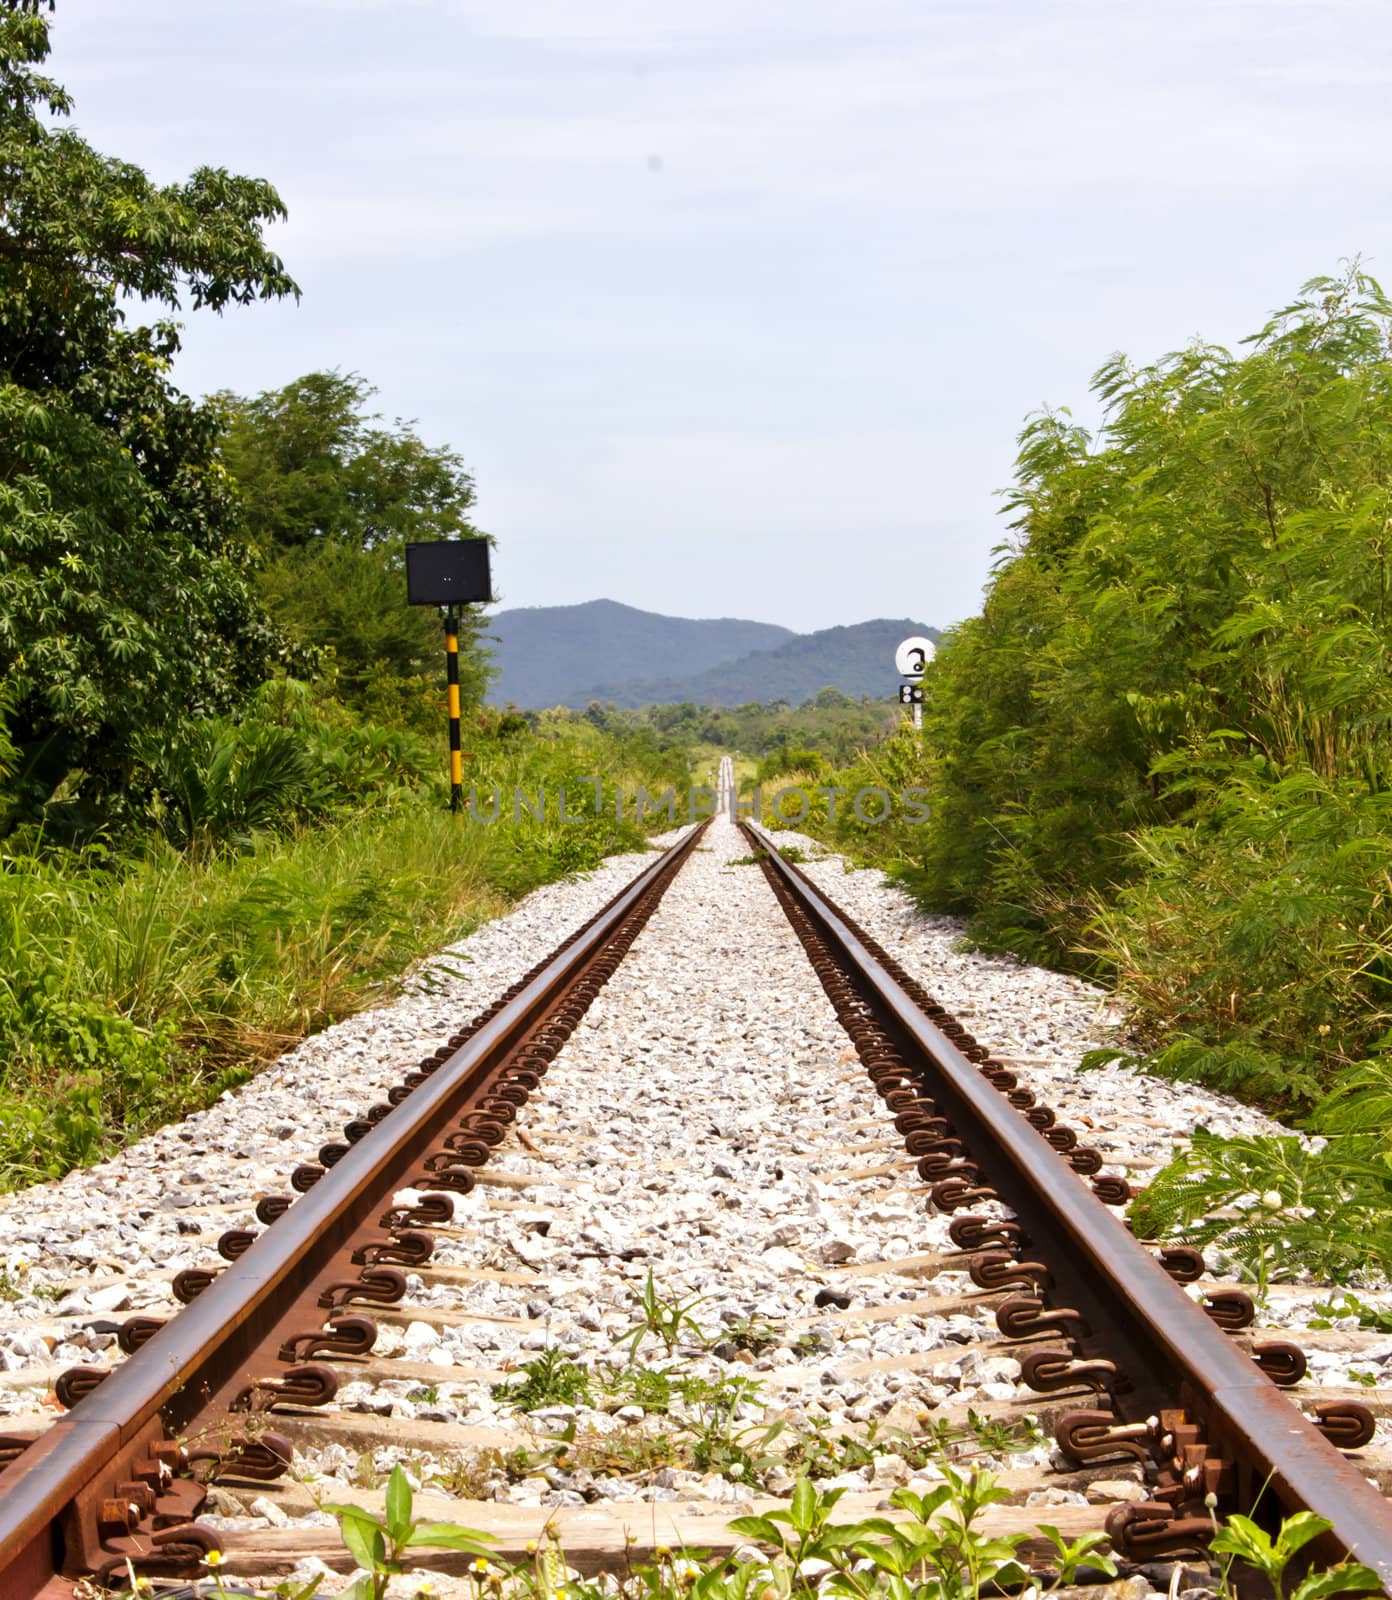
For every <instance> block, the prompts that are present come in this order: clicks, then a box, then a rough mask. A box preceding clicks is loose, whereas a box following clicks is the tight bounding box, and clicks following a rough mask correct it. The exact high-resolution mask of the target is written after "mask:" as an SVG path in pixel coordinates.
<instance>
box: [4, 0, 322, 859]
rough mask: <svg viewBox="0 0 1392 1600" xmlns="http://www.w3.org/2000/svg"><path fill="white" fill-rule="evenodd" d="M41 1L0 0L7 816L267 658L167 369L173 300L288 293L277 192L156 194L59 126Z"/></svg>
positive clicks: (219, 179)
mask: <svg viewBox="0 0 1392 1600" xmlns="http://www.w3.org/2000/svg"><path fill="white" fill-rule="evenodd" d="M51 9H52V5H51V3H50V4H49V5H47V6H45V5H44V4H43V3H42V0H0V674H3V678H4V682H5V686H6V693H7V696H8V697H9V700H10V707H11V709H10V715H9V729H10V737H11V738H12V740H13V743H14V745H15V747H16V753H17V760H16V769H17V770H16V773H15V775H14V777H13V778H12V779H11V780H10V785H9V791H8V798H7V799H6V800H5V801H4V803H3V804H0V830H3V829H6V828H10V827H13V826H14V824H15V822H16V821H18V820H19V819H20V818H22V817H23V816H25V815H26V814H32V813H33V812H34V811H35V810H36V809H37V808H38V807H39V806H41V805H42V804H43V803H44V802H46V801H47V800H48V798H49V797H50V796H51V795H52V793H53V792H54V790H55V789H56V788H57V787H58V785H59V784H60V783H61V782H63V780H64V779H65V778H66V777H67V776H68V775H69V774H71V773H73V772H75V771H77V772H80V773H81V774H82V775H83V783H84V786H85V788H86V789H87V790H88V791H90V792H92V793H94V794H97V795H100V794H101V793H102V792H104V791H109V790H110V789H112V788H113V787H115V786H118V785H119V784H120V782H121V781H122V778H123V775H124V773H125V771H126V769H127V766H128V764H129V761H130V756H131V747H132V742H133V740H134V739H135V738H136V737H137V735H139V734H140V733H147V734H148V733H150V732H158V731H159V730H160V729H164V728H169V727H172V726H173V725H174V724H175V723H176V722H177V721H178V720H179V719H180V718H181V717H183V716H184V715H186V714H187V713H188V712H189V711H194V712H213V711H217V710H221V709H225V708H227V707H229V706H231V705H233V704H234V703H235V702H236V700H237V699H238V698H239V696H240V695H242V694H243V693H244V692H245V691H246V689H247V688H248V687H250V686H251V685H252V684H254V683H255V682H257V681H259V679H260V678H262V677H263V676H264V674H265V671H266V668H267V664H268V662H269V660H270V658H271V655H272V653H273V648H274V642H275V641H274V635H273V633H272V632H271V630H270V629H269V627H268V626H267V624H266V619H265V616H264V612H263V610H262V608H261V607H260V605H259V603H258V601H257V598H256V593H255V588H254V584H253V582H252V579H251V573H250V569H249V563H248V560H247V555H246V551H245V549H244V547H243V544H242V541H241V538H240V536H239V532H238V526H237V521H236V516H235V504H234V501H233V499H232V497H231V495H230V493H229V487H228V483H227V479H226V475H225V473H224V471H223V469H222V468H221V466H220V464H219V462H218V458H217V451H216V445H217V438H218V431H219V416H218V411H217V409H216V408H215V407H211V406H208V405H205V404H199V403H197V402H194V401H192V400H190V399H189V398H188V397H187V396H185V395H182V394H180V393H179V391H178V390H177V389H175V388H174V387H173V385H172V384H171V383H170V382H169V379H168V372H169V368H170V363H171V361H172V359H173V357H174V354H175V352H176V351H177V350H178V347H179V335H178V327H177V325H176V324H175V323H174V322H172V321H169V320H163V321H159V322H156V323H155V324H154V325H153V326H149V327H142V326H129V325H128V324H127V320H126V317H125V314H124V312H123V309H122V301H123V299H125V298H127V297H131V298H138V299H142V300H145V301H149V302H153V303H155V304H157V305H163V306H166V307H168V308H170V309H171V310H178V309H179V308H180V307H181V306H182V305H183V304H184V303H185V302H187V303H188V304H189V305H191V306H192V307H193V308H194V309H208V310H213V311H221V310H223V309H224V308H225V307H227V306H229V305H238V304H246V303H248V302H251V301H254V300H262V299H271V298H277V297H281V296H285V295H291V294H295V293H297V290H296V288H295V284H294V283H293V281H292V280H291V279H290V277H289V276H288V275H287V274H286V272H285V270H284V267H283V265H282V263H281V261H280V259H279V257H278V256H276V255H275V254H273V253H272V252H271V251H270V250H268V249H267V247H266V244H265V241H264V238H263V229H264V226H265V225H266V224H267V223H268V222H271V221H274V220H276V219H278V218H281V217H283V216H284V214H285V212H284V207H283V206H282V205H281V202H280V199H279V197H278V196H277V194H276V192H275V190H274V189H273V188H272V187H271V186H270V185H269V184H267V183H264V182H261V181H259V180H256V179H252V178H243V177H236V176H234V175H232V174H230V173H228V172H226V171H223V170H221V169H215V168H207V167H204V168H200V169H199V170H197V171H196V172H194V174H193V175H192V176H191V177H190V178H189V179H188V180H187V181H186V182H183V183H175V184H167V185H157V184H154V183H152V182H151V181H150V179H149V178H148V177H147V176H146V175H145V173H143V172H142V171H141V170H140V169H139V168H138V167H134V166H132V165H131V164H130V163H128V162H124V161H120V160H116V159H114V158H112V157H108V156H104V155H101V154H99V153H98V152H97V151H96V150H94V149H93V148H92V147H91V146H90V145H89V144H87V143H86V141H85V140H83V139H82V138H80V137H79V136H78V134H77V133H76V132H74V131H73V130H72V129H71V128H70V127H68V126H66V125H65V122H64V119H65V118H66V117H67V116H68V114H69V112H70V110H71V104H70V100H69V97H68V95H67V94H66V92H65V91H64V90H63V89H62V87H61V86H60V85H58V84H57V83H55V82H54V81H53V80H52V79H51V78H49V77H47V76H46V75H45V74H44V73H43V71H42V70H41V69H42V64H43V63H44V61H45V60H46V59H47V56H48V54H49V24H48V20H47V16H46V14H45V13H46V12H47V11H50V10H51Z"/></svg>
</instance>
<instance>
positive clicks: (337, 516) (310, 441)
mask: <svg viewBox="0 0 1392 1600" xmlns="http://www.w3.org/2000/svg"><path fill="white" fill-rule="evenodd" d="M374 392H375V391H374V390H373V389H372V387H371V386H370V385H369V384H368V383H367V382H366V381H365V380H364V379H362V378H361V377H359V376H357V375H356V374H354V373H349V374H346V375H345V374H342V373H338V372H313V373H309V374H308V375H307V376H305V377H302V378H297V379H296V380H295V381H294V382H293V383H290V384H287V385H286V386H285V387H284V388H283V389H276V390H271V391H269V392H267V393H265V394H260V395H257V396H254V397H253V398H250V399H239V398H237V397H236V396H234V395H222V396H220V397H219V403H220V405H221V406H222V407H223V408H224V410H225V414H226V416H227V429H226V434H225V437H224V438H223V441H222V460H223V462H224V463H225V465H226V467H227V469H228V471H229V472H230V473H231V474H232V477H233V478H234V479H235V480H236V484H237V488H238V491H239V494H240V497H241V503H242V509H243V514H244V517H245V521H246V528H247V531H248V533H249V535H250V537H251V539H252V541H253V543H254V544H255V545H256V546H257V548H258V549H259V550H260V552H261V554H262V567H261V571H260V575H259V584H260V589H261V593H262V596H263V597H264V599H265V601H266V604H267V606H268V608H269V609H270V612H271V614H272V616H273V617H274V618H275V620H276V622H277V624H278V625H279V626H280V627H281V629H282V630H283V631H284V632H285V634H286V635H287V637H288V638H289V639H290V640H291V641H292V642H293V644H294V646H295V647H296V649H297V651H298V653H299V657H300V659H301V660H302V661H304V662H305V663H306V664H312V665H313V667H314V668H315V669H316V672H317V675H318V676H320V677H321V678H322V679H323V681H324V682H325V683H326V684H327V685H328V686H329V687H330V688H331V689H332V691H333V692H334V693H335V694H336V695H337V696H338V697H339V698H341V699H342V700H343V701H344V702H345V703H346V704H347V705H350V706H352V707H353V708H354V709H356V710H358V711H362V712H364V713H367V714H369V715H372V716H375V717H377V718H379V719H381V720H385V721H388V722H395V721H405V722H406V723H407V724H409V725H411V726H416V727H419V728H421V729H423V730H424V729H425V728H426V727H427V726H429V728H430V731H432V732H433V731H434V726H435V724H436V723H438V720H439V712H438V709H437V707H436V706H435V704H434V702H435V700H436V698H437V696H436V695H435V694H433V693H432V692H431V688H430V684H431V683H433V681H434V678H435V676H436V675H437V663H438V662H439V659H440V654H441V651H442V648H443V635H442V634H441V630H440V621H439V617H438V616H437V614H436V612H435V610H434V608H432V607H429V606H408V605H407V604H406V603H405V597H406V579H405V565H404V561H405V546H406V544H407V543H408V542H411V541H429V540H438V539H448V538H458V537H460V536H461V535H462V536H465V537H472V536H474V535H475V529H474V528H473V525H472V523H471V522H470V520H469V514H470V511H471V508H472V506H473V503H474V483H473V479H472V478H471V477H470V475H469V474H468V472H467V471H466V470H465V468H464V464H463V462H462V460H461V459H460V457H459V456H458V455H457V454H456V452H454V451H453V450H450V449H448V448H445V447H439V446H431V445H427V444H426V443H424V441H423V440H421V439H420V438H419V437H418V436H417V434H416V433H415V431H414V430H413V428H412V426H411V425H410V424H409V423H407V422H403V421H401V420H400V419H399V418H398V419H397V420H396V421H395V422H394V423H393V424H392V425H391V426H390V427H387V426H382V425H381V420H382V419H381V418H380V417H378V416H376V415H372V414H368V413H367V412H366V409H365V408H366V406H367V404H368V402H369V401H370V399H371V397H372V395H373V394H374ZM482 626H483V624H482V621H481V618H480V615H479V613H478V610H477V608H474V607H465V608H464V612H463V616H462V625H461V630H460V640H459V646H460V662H459V666H460V673H459V676H460V691H461V698H462V700H463V703H464V704H465V705H466V706H471V705H477V704H478V703H479V701H480V700H481V699H482V697H483V690H484V685H485V681H486V661H485V656H484V653H483V650H482V645H481V637H480V636H481V630H482Z"/></svg>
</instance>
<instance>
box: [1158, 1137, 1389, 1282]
mask: <svg viewBox="0 0 1392 1600" xmlns="http://www.w3.org/2000/svg"><path fill="white" fill-rule="evenodd" d="M1131 1216H1132V1218H1133V1220H1134V1222H1135V1225H1136V1228H1137V1230H1138V1232H1141V1233H1142V1234H1143V1236H1144V1237H1147V1238H1157V1237H1158V1238H1169V1237H1172V1236H1174V1235H1175V1234H1176V1233H1179V1232H1181V1231H1182V1234H1183V1237H1184V1238H1185V1239H1187V1240H1189V1241H1191V1242H1192V1243H1195V1244H1199V1245H1205V1244H1213V1243H1216V1244H1219V1245H1220V1246H1221V1247H1222V1249H1223V1250H1224V1251H1226V1252H1227V1253H1228V1254H1229V1255H1231V1256H1232V1257H1234V1259H1236V1260H1237V1261H1239V1262H1240V1263H1241V1264H1242V1265H1243V1267H1244V1268H1245V1269H1246V1271H1247V1274H1248V1276H1249V1277H1250V1278H1251V1279H1252V1280H1254V1281H1255V1282H1258V1283H1265V1282H1266V1281H1268V1279H1270V1278H1272V1277H1274V1276H1280V1275H1283V1274H1290V1273H1294V1272H1297V1271H1300V1270H1301V1269H1308V1270H1310V1271H1312V1272H1314V1273H1316V1274H1318V1275H1321V1276H1323V1277H1324V1278H1325V1280H1326V1281H1331V1282H1340V1281H1342V1280H1344V1279H1346V1278H1347V1277H1348V1275H1349V1274H1350V1273H1351V1272H1354V1271H1356V1270H1359V1269H1362V1268H1366V1267H1370V1266H1372V1267H1378V1268H1380V1269H1382V1270H1387V1269H1389V1268H1392V1167H1389V1165H1388V1162H1387V1160H1386V1157H1385V1146H1384V1145H1383V1142H1382V1140H1381V1139H1380V1138H1379V1137H1378V1136H1377V1135H1374V1134H1359V1135H1352V1134H1351V1135H1346V1136H1344V1137H1342V1138H1340V1139H1336V1140H1333V1141H1330V1142H1328V1143H1325V1144H1322V1145H1320V1146H1318V1147H1315V1146H1312V1145H1311V1144H1310V1143H1309V1142H1308V1141H1306V1140H1303V1139H1301V1138H1299V1137H1298V1136H1296V1135H1294V1134H1291V1135H1285V1136H1281V1137H1277V1138H1258V1137H1255V1136H1243V1137H1239V1138H1230V1139H1220V1138H1217V1137H1215V1136H1214V1135H1212V1134H1210V1133H1209V1132H1208V1131H1207V1130H1206V1129H1204V1128H1202V1127H1200V1128H1196V1129H1195V1130H1194V1139H1193V1143H1192V1145H1191V1146H1190V1147H1189V1148H1188V1149H1187V1150H1185V1151H1182V1152H1181V1153H1179V1154H1178V1155H1176V1157H1175V1158H1174V1159H1173V1160H1172V1161H1171V1162H1170V1163H1169V1165H1168V1166H1166V1167H1164V1168H1162V1169H1161V1171H1160V1172H1158V1173H1157V1174H1156V1175H1155V1177H1154V1178H1153V1180H1152V1181H1151V1183H1150V1184H1149V1185H1147V1187H1146V1188H1145V1190H1144V1191H1143V1192H1142V1193H1141V1194H1140V1195H1138V1196H1137V1198H1136V1199H1135V1200H1134V1201H1133V1202H1132V1205H1131Z"/></svg>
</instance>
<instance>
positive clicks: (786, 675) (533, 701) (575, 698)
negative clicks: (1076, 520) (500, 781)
mask: <svg viewBox="0 0 1392 1600" xmlns="http://www.w3.org/2000/svg"><path fill="white" fill-rule="evenodd" d="M493 632H494V634H495V635H496V636H497V639H498V644H497V647H496V649H495V652H494V659H495V662H496V664H497V665H498V667H499V668H500V669H501V670H500V673H499V676H498V678H497V680H496V681H495V683H494V686H493V689H492V693H491V698H492V700H493V701H494V703H495V704H498V705H503V704H505V703H506V702H507V701H509V700H511V701H512V702H513V703H514V704H515V705H519V706H525V707H531V708H539V707H543V706H552V705H566V706H575V707H580V708H583V707H584V706H586V705H588V704H589V703H590V701H591V700H601V701H612V702H613V703H614V704H616V705H620V706H641V705H650V704H654V703H658V702H663V701H673V700H694V701H696V702H697V703H698V704H702V705H723V706H733V705H740V704H742V703H743V702H745V701H747V700H787V701H788V702H789V703H790V704H792V705H800V704H801V703H802V702H803V701H804V700H809V699H811V697H812V696H813V695H814V694H816V693H817V691H818V690H819V689H824V688H826V687H828V685H830V686H831V687H833V688H837V689H840V690H841V691H842V692H843V693H844V694H848V695H852V696H855V697H857V698H858V697H859V696H861V695H872V696H875V697H879V698H885V699H887V698H889V697H890V696H892V695H893V694H894V692H895V689H896V686H897V683H898V675H897V674H896V673H895V670H894V647H895V646H896V645H897V644H898V643H899V641H900V640H901V639H903V638H905V637H907V636H908V635H909V634H911V633H923V634H927V635H928V637H929V638H932V639H936V638H937V637H938V630H937V629H936V628H929V627H927V626H925V625H924V624H923V623H921V622H914V621H911V620H908V619H899V620H891V619H888V618H884V617H880V618H876V619H875V620H874V621H871V622H857V623H854V624H851V625H850V626H847V627H839V628H823V629H821V630H820V631H819V632H817V633H805V634H799V633H794V632H792V630H791V629H789V628H779V627H775V626H774V625H773V624H771V623H766V622H744V621H739V620H736V619H734V618H730V617H722V618H720V619H718V620H707V621H695V620H692V619H690V618H687V617H664V616H661V615H659V614H658V613H656V612H652V611H638V610H635V609H634V608H633V607H632V606H623V605H619V604H617V603H616V602H615V601H613V600H592V601H589V602H588V603H587V604H585V605H578V606H536V607H531V608H528V609H524V610H515V611H500V612H499V613H498V614H497V616H496V617H495V618H494V619H493ZM664 669H665V670H664Z"/></svg>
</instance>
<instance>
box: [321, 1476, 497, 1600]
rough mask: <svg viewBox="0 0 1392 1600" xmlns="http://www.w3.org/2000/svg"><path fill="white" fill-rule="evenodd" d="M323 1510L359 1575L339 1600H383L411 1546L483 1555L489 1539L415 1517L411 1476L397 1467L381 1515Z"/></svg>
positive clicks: (469, 1530)
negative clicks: (332, 1520)
mask: <svg viewBox="0 0 1392 1600" xmlns="http://www.w3.org/2000/svg"><path fill="white" fill-rule="evenodd" d="M324 1510H325V1511H327V1512H329V1513H330V1514H331V1515H333V1516H335V1517H337V1518H338V1526H339V1531H340V1532H341V1533H342V1535H343V1543H344V1545H345V1546H346V1548H347V1550H348V1553H349V1555H351V1556H352V1558H353V1560H354V1561H355V1562H356V1563H357V1568H358V1572H359V1574H360V1575H359V1576H358V1577H356V1578H354V1580H353V1582H352V1583H351V1584H349V1586H348V1587H347V1588H346V1589H344V1590H343V1591H342V1593H341V1596H340V1600H386V1593H387V1586H388V1584H389V1583H390V1582H391V1580H392V1578H393V1577H394V1576H395V1575H396V1574H398V1573H402V1572H405V1571H407V1566H406V1560H407V1555H408V1552H409V1551H411V1550H419V1549H431V1550H464V1551H469V1552H472V1553H474V1554H476V1555H478V1556H480V1557H483V1555H484V1547H485V1546H486V1545H489V1544H492V1543H493V1539H492V1537H491V1536H490V1535H489V1534H486V1533H479V1532H476V1531H475V1530H474V1529H473V1528H465V1527H461V1526H460V1524H459V1523H457V1522H424V1521H422V1520H421V1519H419V1518H417V1517H414V1516H413V1515H412V1511H413V1510H414V1496H413V1494H412V1491H411V1484H410V1480H409V1479H408V1478H407V1476H406V1474H405V1473H404V1472H403V1471H402V1470H401V1468H400V1467H399V1466H398V1467H394V1468H393V1469H392V1475H391V1478H390V1479H389V1480H388V1483H387V1496H386V1511H385V1514H384V1515H383V1516H380V1517H378V1516H375V1515H374V1514H373V1513H372V1512H370V1511H365V1510H364V1509H363V1508H362V1507H361V1506H351V1505H326V1506H325V1507H324Z"/></svg>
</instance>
